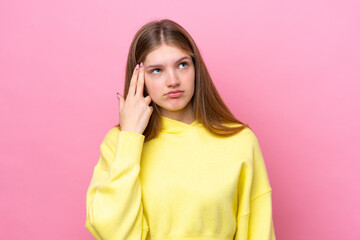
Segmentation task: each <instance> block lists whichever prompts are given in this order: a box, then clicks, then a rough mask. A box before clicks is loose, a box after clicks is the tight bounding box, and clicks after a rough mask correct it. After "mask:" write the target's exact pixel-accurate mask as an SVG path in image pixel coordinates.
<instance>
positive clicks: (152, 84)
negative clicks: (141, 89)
mask: <svg viewBox="0 0 360 240" xmlns="http://www.w3.org/2000/svg"><path fill="white" fill-rule="evenodd" d="M145 87H146V90H147V92H148V93H149V95H150V97H151V96H155V95H156V94H159V93H161V86H160V84H157V83H156V81H153V80H150V79H147V80H145Z"/></svg>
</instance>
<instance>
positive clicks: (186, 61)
mask: <svg viewBox="0 0 360 240" xmlns="http://www.w3.org/2000/svg"><path fill="white" fill-rule="evenodd" d="M144 67H145V68H144V69H145V87H146V90H147V92H148V93H149V95H150V97H151V100H152V101H153V102H154V103H156V104H157V105H158V106H159V107H160V111H161V113H162V115H164V116H169V115H174V114H185V113H188V111H191V110H192V109H191V104H190V100H191V98H192V96H193V94H194V84H195V67H194V64H193V62H192V59H191V56H190V55H188V54H186V53H185V52H183V51H182V50H181V49H179V48H177V47H172V46H169V45H166V44H162V45H161V46H160V47H159V48H157V49H155V50H154V51H152V52H150V53H149V54H148V55H147V56H146V58H145V61H144ZM173 91H180V92H177V93H173V94H169V92H173Z"/></svg>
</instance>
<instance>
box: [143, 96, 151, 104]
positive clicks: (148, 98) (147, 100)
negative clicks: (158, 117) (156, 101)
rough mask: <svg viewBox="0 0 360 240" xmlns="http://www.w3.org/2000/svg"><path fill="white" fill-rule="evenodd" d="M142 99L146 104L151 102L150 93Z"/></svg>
mask: <svg viewBox="0 0 360 240" xmlns="http://www.w3.org/2000/svg"><path fill="white" fill-rule="evenodd" d="M144 100H145V103H146V104H147V105H149V104H150V103H151V97H150V95H147V96H146V97H145V98H144Z"/></svg>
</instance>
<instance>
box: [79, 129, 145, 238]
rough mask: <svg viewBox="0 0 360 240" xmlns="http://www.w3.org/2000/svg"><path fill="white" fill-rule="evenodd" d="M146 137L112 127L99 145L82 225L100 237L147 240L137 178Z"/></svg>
mask: <svg viewBox="0 0 360 240" xmlns="http://www.w3.org/2000/svg"><path fill="white" fill-rule="evenodd" d="M144 138H145V136H144V135H142V134H138V133H133V132H126V131H119V130H118V129H117V128H112V129H110V131H109V132H108V133H107V134H106V136H105V137H104V139H103V141H102V143H101V145H100V158H99V161H98V162H97V164H96V166H95V167H94V172H93V176H92V179H91V182H90V185H89V187H88V190H87V195H86V223H85V228H86V229H87V230H88V231H89V232H90V233H91V234H92V235H93V236H94V237H95V238H96V239H98V240H99V239H102V240H112V239H129V240H133V239H134V240H143V239H146V237H147V233H148V231H149V227H148V222H147V220H146V218H145V215H144V214H143V205H142V201H141V185H140V179H139V171H140V159H141V153H142V148H143V143H144Z"/></svg>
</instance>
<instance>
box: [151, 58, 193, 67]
mask: <svg viewBox="0 0 360 240" xmlns="http://www.w3.org/2000/svg"><path fill="white" fill-rule="evenodd" d="M184 59H189V60H190V58H189V57H188V56H185V57H182V58H180V59H178V60H177V61H176V62H175V63H178V62H180V61H182V60H184ZM153 67H163V65H162V64H155V65H149V66H147V67H146V69H148V68H153Z"/></svg>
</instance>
